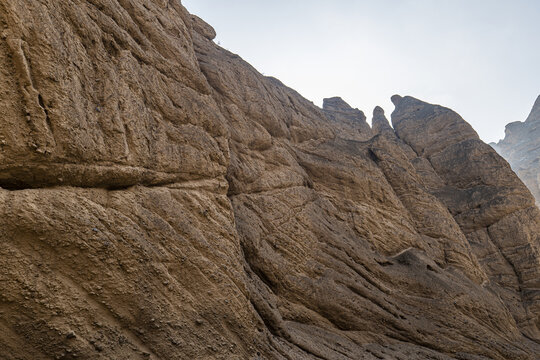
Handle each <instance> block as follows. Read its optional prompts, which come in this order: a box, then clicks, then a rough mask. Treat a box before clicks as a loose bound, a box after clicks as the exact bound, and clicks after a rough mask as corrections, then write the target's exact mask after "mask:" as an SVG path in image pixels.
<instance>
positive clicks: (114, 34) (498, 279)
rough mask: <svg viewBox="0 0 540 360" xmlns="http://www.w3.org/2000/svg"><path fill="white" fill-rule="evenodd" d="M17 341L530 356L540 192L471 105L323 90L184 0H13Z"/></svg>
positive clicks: (44, 347)
mask: <svg viewBox="0 0 540 360" xmlns="http://www.w3.org/2000/svg"><path fill="white" fill-rule="evenodd" d="M0 29H1V33H0V35H1V38H2V41H0V122H1V126H0V169H1V171H0V187H1V189H0V214H1V216H0V290H1V291H0V358H1V359H238V360H240V359H439V360H448V359H462V360H486V359H499V360H508V359H528V360H536V359H537V355H538V354H539V353H540V332H539V328H540V291H539V289H540V254H539V247H540V242H539V236H540V235H539V234H540V211H539V210H538V208H537V207H536V206H535V204H534V198H533V197H532V195H531V194H530V192H529V191H528V190H527V189H526V187H525V186H524V185H523V183H522V182H521V181H520V180H519V179H518V177H517V176H516V175H515V173H514V172H513V171H512V170H511V168H510V166H509V165H508V163H507V162H506V161H505V160H504V159H503V158H501V157H500V156H499V155H498V154H497V153H496V152H495V151H494V150H493V149H492V148H491V147H490V146H488V145H486V144H484V143H483V142H482V141H481V140H480V139H479V138H478V136H477V134H476V132H475V131H474V130H473V129H472V128H471V126H469V125H468V124H467V123H466V122H465V121H464V120H463V119H462V118H461V117H460V116H459V115H458V114H456V113H455V112H453V111H452V110H450V109H447V108H444V107H442V106H439V105H432V104H428V103H426V102H423V101H420V100H418V99H415V98H413V97H409V96H405V97H401V96H394V97H393V98H392V101H393V103H394V105H395V110H394V112H393V113H392V115H391V121H392V125H393V126H391V125H390V123H389V121H388V120H387V118H386V116H385V114H384V112H383V111H382V109H381V108H376V109H375V110H374V114H373V122H372V123H373V127H371V128H370V127H369V126H368V124H367V123H366V118H365V116H364V114H363V113H362V112H361V111H359V110H357V109H352V108H351V107H350V106H349V105H347V104H346V103H345V102H344V101H343V100H341V99H339V98H330V99H327V100H325V102H324V106H323V109H320V108H318V107H316V106H314V105H313V104H312V103H311V102H309V101H307V100H306V99H304V98H303V97H302V96H300V95H299V94H298V93H297V92H295V91H294V90H292V89H290V88H288V87H286V86H285V85H283V84H282V83H281V82H280V81H279V80H277V79H275V78H271V77H265V76H263V75H261V74H260V73H258V72H257V71H256V70H255V69H254V68H253V67H251V66H250V65H249V64H247V63H246V62H244V61H243V60H242V59H241V58H240V57H239V56H237V55H235V54H232V53H230V52H228V51H226V50H224V49H222V48H221V47H219V46H218V45H216V44H215V43H214V42H213V41H212V39H213V38H214V37H215V35H216V34H215V31H214V30H213V29H212V27H211V26H210V25H208V24H206V23H205V22H204V21H202V20H201V19H199V18H198V17H196V16H193V15H191V14H189V13H188V12H187V11H186V9H185V8H184V7H183V6H182V5H181V4H180V2H178V1H168V0H164V1H160V0H121V1H116V0H103V1H102V0H89V1H83V2H76V1H53V0H42V1H31V2H29V1H23V0H10V1H0Z"/></svg>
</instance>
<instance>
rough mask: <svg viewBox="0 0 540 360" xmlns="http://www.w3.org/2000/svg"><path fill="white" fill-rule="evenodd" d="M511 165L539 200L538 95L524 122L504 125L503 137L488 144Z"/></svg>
mask: <svg viewBox="0 0 540 360" xmlns="http://www.w3.org/2000/svg"><path fill="white" fill-rule="evenodd" d="M490 145H491V146H493V148H494V149H495V150H497V152H498V153H499V154H501V155H502V156H503V157H504V158H505V159H506V160H508V162H509V163H510V165H511V166H512V169H514V171H515V172H516V174H517V175H518V176H519V177H520V179H521V180H522V181H523V182H524V183H525V185H527V187H528V188H529V190H530V191H531V192H532V194H533V195H534V197H535V198H536V204H537V205H538V204H539V202H540V96H538V98H537V99H536V102H535V103H534V105H533V108H532V110H531V113H530V114H529V116H528V117H527V119H526V120H525V122H521V121H516V122H513V123H510V124H508V125H506V130H505V137H504V139H502V140H500V141H499V142H498V143H497V144H495V143H492V144H490Z"/></svg>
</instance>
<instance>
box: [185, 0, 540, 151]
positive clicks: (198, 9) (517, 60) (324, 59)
mask: <svg viewBox="0 0 540 360" xmlns="http://www.w3.org/2000/svg"><path fill="white" fill-rule="evenodd" d="M182 3H183V4H184V6H186V8H187V9H188V10H189V11H190V12H191V13H193V14H196V15H198V16H200V17H202V18H203V19H204V20H206V21H207V22H208V23H210V24H211V25H212V26H213V27H214V28H215V29H216V31H217V33H218V36H217V38H216V42H217V41H219V42H220V44H221V46H223V47H224V48H226V49H228V50H230V51H232V52H234V53H237V54H239V55H240V56H241V57H242V58H244V59H245V60H246V61H248V62H249V63H250V64H252V65H253V66H254V67H255V68H257V69H258V70H259V71H260V72H262V73H264V74H265V75H271V76H274V77H277V78H278V79H280V80H281V81H283V82H284V83H285V84H286V85H288V86H290V87H292V88H293V89H295V90H297V91H298V92H299V93H300V94H302V95H303V96H304V97H306V98H307V99H309V100H311V101H313V102H314V103H315V104H317V105H319V106H320V105H321V104H322V99H323V98H325V97H331V96H341V97H342V98H343V99H345V100H346V101H347V102H348V103H350V104H351V106H353V107H357V108H359V109H361V110H363V111H364V113H366V116H367V117H368V119H369V120H370V119H371V113H372V110H373V108H374V107H375V106H376V105H380V106H382V107H383V108H384V109H385V111H386V113H387V115H388V116H389V115H390V113H391V112H392V110H393V106H392V104H391V102H390V96H392V95H393V94H400V95H411V96H414V97H417V98H420V99H422V100H425V101H428V102H431V103H438V104H441V105H444V106H447V107H450V108H452V109H454V110H455V111H457V112H458V113H460V114H461V115H462V116H463V117H464V118H465V120H467V121H468V122H469V123H470V124H472V125H473V127H474V128H475V129H476V130H477V131H478V133H479V135H480V137H481V138H482V139H483V140H484V141H487V142H490V141H497V140H498V139H499V138H501V137H503V135H504V126H505V125H506V124H507V123H509V122H512V121H523V120H525V118H526V117H527V115H528V113H529V111H530V109H531V107H532V105H533V103H534V100H535V99H536V97H537V96H538V95H539V94H540V0H369V1H368V0H357V1H354V0H332V1H327V0H272V1H269V0H227V1H224V0H183V1H182Z"/></svg>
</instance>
